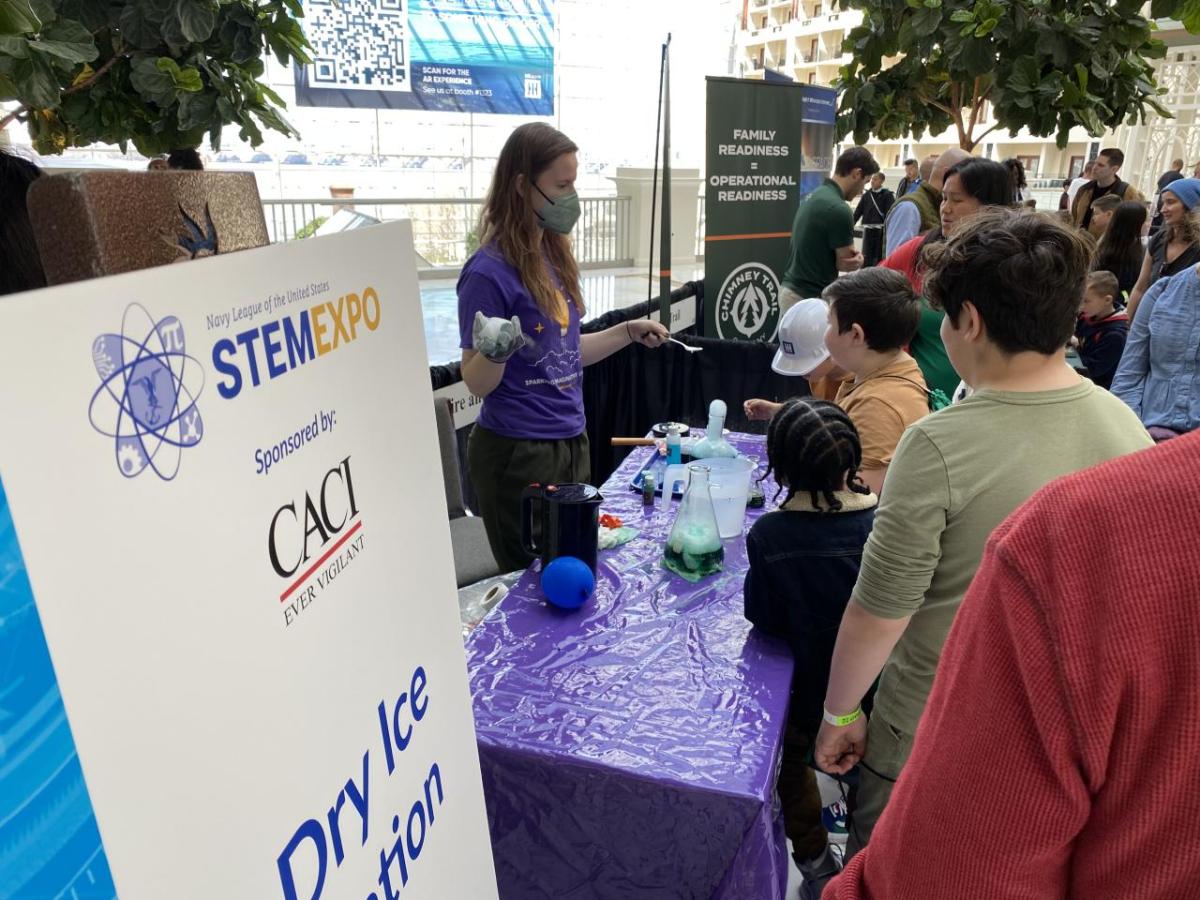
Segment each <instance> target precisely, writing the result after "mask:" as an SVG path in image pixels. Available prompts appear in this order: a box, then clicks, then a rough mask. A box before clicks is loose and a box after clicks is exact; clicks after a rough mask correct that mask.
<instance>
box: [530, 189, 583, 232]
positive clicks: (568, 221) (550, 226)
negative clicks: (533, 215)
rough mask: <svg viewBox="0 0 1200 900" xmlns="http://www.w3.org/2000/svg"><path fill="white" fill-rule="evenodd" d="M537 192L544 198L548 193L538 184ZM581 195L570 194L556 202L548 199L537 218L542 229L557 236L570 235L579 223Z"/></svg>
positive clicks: (572, 192)
mask: <svg viewBox="0 0 1200 900" xmlns="http://www.w3.org/2000/svg"><path fill="white" fill-rule="evenodd" d="M534 187H535V188H537V192H538V193H539V194H541V195H542V196H543V197H546V192H545V191H543V190H542V189H541V188H540V187H538V186H537V185H536V184H535V185H534ZM579 214H580V209H579V195H578V194H577V193H575V192H574V191H571V193H569V194H564V195H563V196H561V197H558V198H557V199H555V200H551V199H550V198H549V197H546V202H545V203H543V204H542V208H541V209H539V210H538V213H537V217H538V218H539V219H540V220H541V222H542V227H543V228H545V229H547V230H548V231H553V232H555V233H557V234H570V233H571V229H572V228H574V227H575V223H576V222H578V221H579Z"/></svg>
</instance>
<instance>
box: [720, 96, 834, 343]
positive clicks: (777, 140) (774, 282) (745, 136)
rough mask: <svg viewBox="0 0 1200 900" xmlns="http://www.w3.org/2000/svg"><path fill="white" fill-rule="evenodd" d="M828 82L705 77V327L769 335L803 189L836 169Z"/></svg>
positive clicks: (733, 334)
mask: <svg viewBox="0 0 1200 900" xmlns="http://www.w3.org/2000/svg"><path fill="white" fill-rule="evenodd" d="M834 110H835V94H834V92H833V90H831V89H829V88H816V87H811V86H809V85H798V84H783V83H779V82H765V81H757V80H749V79H738V78H709V79H708V114H707V153H706V160H707V162H706V169H705V171H706V173H707V180H706V184H705V190H704V217H705V237H704V298H705V302H704V306H705V321H704V334H705V335H707V336H709V337H720V338H724V339H726V340H743V341H771V340H774V338H775V333H776V331H777V330H778V328H779V315H780V309H779V284H780V278H782V276H783V272H784V270H785V269H786V268H787V263H788V249H789V246H790V242H791V236H792V221H793V219H794V218H795V215H796V206H797V204H798V203H799V202H800V198H801V197H802V196H804V195H805V194H806V193H808V192H809V191H811V190H812V189H813V188H814V187H816V186H818V185H820V184H821V181H822V179H824V178H825V176H826V175H827V174H828V173H829V172H830V171H831V170H832V167H833V166H832V156H833V145H834V131H835V127H834Z"/></svg>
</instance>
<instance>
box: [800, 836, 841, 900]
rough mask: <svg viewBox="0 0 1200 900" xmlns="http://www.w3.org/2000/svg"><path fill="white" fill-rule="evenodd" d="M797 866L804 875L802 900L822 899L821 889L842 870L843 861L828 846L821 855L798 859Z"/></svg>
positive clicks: (801, 889) (801, 890)
mask: <svg viewBox="0 0 1200 900" xmlns="http://www.w3.org/2000/svg"><path fill="white" fill-rule="evenodd" d="M796 868H798V869H799V870H800V874H801V875H803V876H804V882H803V884H801V885H800V900H821V891H823V890H825V885H827V884H829V882H831V881H833V878H834V876H835V875H837V874H838V873H839V872H840V871H842V863H841V860H840V859H839V858H838V856H837V854H835V853H834V852H833V850H832V849H831V848H829V847H826V848H825V850H824V851H823V852H822V853H821V855H820V856H817V857H814V858H813V859H809V860H805V861H804V862H801V861H800V860H797V861H796Z"/></svg>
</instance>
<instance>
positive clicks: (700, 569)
mask: <svg viewBox="0 0 1200 900" xmlns="http://www.w3.org/2000/svg"><path fill="white" fill-rule="evenodd" d="M708 471H709V470H708V467H707V466H699V465H693V466H688V475H689V480H688V486H687V491H686V492H685V493H684V495H683V500H681V501H680V503H679V512H678V513H677V514H676V516H675V524H674V525H672V526H671V534H670V535H669V536H668V537H667V543H666V546H665V547H663V563H664V565H666V567H667V568H668V569H670V570H671V571H672V572H675V573H676V574H678V575H682V576H683V577H684V578H686V579H687V580H688V581H699V580H700V579H701V578H703V577H704V576H706V575H711V574H712V573H713V572H719V571H720V570H721V566H722V564H723V563H724V562H725V548H724V546H723V545H722V544H721V533H720V531H719V530H718V529H717V514H716V511H715V510H714V509H713V502H712V494H711V492H710V491H709V484H708Z"/></svg>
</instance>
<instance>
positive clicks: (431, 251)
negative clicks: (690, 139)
mask: <svg viewBox="0 0 1200 900" xmlns="http://www.w3.org/2000/svg"><path fill="white" fill-rule="evenodd" d="M482 203H483V201H482V200H463V199H455V198H437V199H416V198H407V199H362V200H360V199H358V198H345V199H332V198H314V199H303V200H264V201H263V214H264V215H265V216H266V220H267V233H268V234H269V235H270V237H271V242H272V243H279V242H281V241H291V240H297V239H303V238H306V237H310V236H312V235H313V234H315V233H316V231H317V229H318V228H319V227H320V226H321V225H322V224H324V222H325V221H326V220H327V219H328V218H329V217H330V216H332V215H333V214H334V213H335V212H337V211H338V210H341V209H348V210H353V211H354V212H356V213H361V214H362V215H366V216H371V217H372V218H375V219H379V220H380V221H383V222H388V221H395V220H397V219H408V220H410V221H411V222H412V227H413V242H414V244H415V245H416V249H417V254H418V257H419V260H418V267H419V268H425V269H431V268H446V267H456V266H461V265H462V264H463V263H464V262H466V260H467V257H469V256H470V255H471V253H472V252H474V250H475V248H476V246H477V239H476V236H475V229H476V226H477V225H478V222H479V210H480V206H481V205H482ZM631 203H632V201H631V199H630V198H629V197H584V198H580V212H581V214H580V217H579V223H578V224H577V225H576V226H575V230H574V231H573V232H572V238H573V241H574V250H575V258H576V259H577V260H578V261H579V264H580V265H581V266H602V265H603V266H628V265H632V263H633V249H632V222H631V220H630V218H631Z"/></svg>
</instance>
